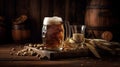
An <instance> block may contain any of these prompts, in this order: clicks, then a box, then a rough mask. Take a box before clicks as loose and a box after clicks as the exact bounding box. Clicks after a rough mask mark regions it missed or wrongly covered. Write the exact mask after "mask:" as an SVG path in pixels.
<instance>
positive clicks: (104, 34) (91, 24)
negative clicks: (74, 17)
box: [85, 0, 118, 41]
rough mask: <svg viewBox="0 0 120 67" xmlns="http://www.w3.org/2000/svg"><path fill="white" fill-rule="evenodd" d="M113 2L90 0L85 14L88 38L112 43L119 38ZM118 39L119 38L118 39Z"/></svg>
mask: <svg viewBox="0 0 120 67" xmlns="http://www.w3.org/2000/svg"><path fill="white" fill-rule="evenodd" d="M111 2H112V1H111V0H90V1H89V3H88V5H87V8H86V14H85V25H86V27H87V30H86V32H87V37H88V38H98V39H105V40H108V41H112V40H114V39H115V37H117V35H118V34H117V35H116V33H118V31H117V29H118V28H117V26H118V22H117V21H116V19H115V17H114V16H113V12H112V8H111V7H112V3H111ZM117 38H118V37H117Z"/></svg>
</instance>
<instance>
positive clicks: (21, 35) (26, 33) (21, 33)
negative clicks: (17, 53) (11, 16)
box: [12, 25, 30, 43]
mask: <svg viewBox="0 0 120 67" xmlns="http://www.w3.org/2000/svg"><path fill="white" fill-rule="evenodd" d="M12 37H13V40H14V42H18V43H26V42H29V38H30V30H29V29H27V28H26V27H25V25H13V28H12Z"/></svg>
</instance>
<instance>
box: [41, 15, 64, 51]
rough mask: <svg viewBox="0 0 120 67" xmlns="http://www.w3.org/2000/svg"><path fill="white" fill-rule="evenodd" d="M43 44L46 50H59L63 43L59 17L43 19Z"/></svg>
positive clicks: (62, 29)
mask: <svg viewBox="0 0 120 67" xmlns="http://www.w3.org/2000/svg"><path fill="white" fill-rule="evenodd" d="M42 39H43V44H44V45H45V46H46V49H48V50H60V49H61V48H62V45H63V41H64V27H63V20H62V18H61V17H56V16H55V17H45V18H44V20H43V27H42Z"/></svg>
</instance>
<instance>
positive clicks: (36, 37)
mask: <svg viewBox="0 0 120 67" xmlns="http://www.w3.org/2000/svg"><path fill="white" fill-rule="evenodd" d="M29 1H30V3H29V14H30V19H31V23H32V33H31V34H32V41H33V42H36V43H37V42H40V41H41V25H42V23H41V22H40V20H41V16H40V15H41V14H40V13H41V0H29Z"/></svg>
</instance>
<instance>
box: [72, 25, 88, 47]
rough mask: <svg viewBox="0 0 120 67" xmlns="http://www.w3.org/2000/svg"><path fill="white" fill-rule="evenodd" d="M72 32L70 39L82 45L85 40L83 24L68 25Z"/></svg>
mask: <svg viewBox="0 0 120 67" xmlns="http://www.w3.org/2000/svg"><path fill="white" fill-rule="evenodd" d="M70 28H71V32H72V35H71V36H72V39H73V40H74V41H75V42H76V43H80V46H81V47H83V46H84V45H83V44H84V42H85V28H86V26H85V25H70Z"/></svg>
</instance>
